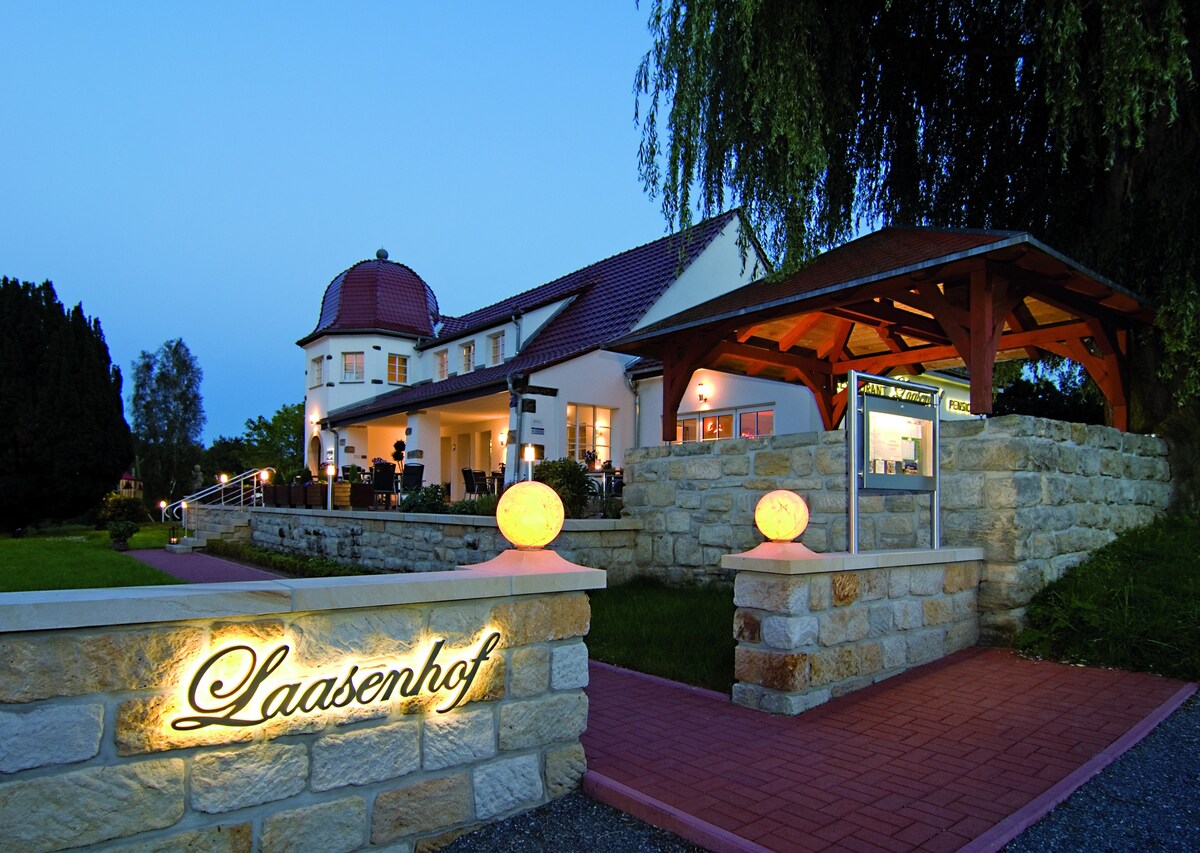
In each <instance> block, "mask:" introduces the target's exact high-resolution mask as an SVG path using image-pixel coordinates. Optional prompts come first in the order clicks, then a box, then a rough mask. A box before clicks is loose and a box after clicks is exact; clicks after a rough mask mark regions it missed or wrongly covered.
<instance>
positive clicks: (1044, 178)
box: [636, 0, 1200, 440]
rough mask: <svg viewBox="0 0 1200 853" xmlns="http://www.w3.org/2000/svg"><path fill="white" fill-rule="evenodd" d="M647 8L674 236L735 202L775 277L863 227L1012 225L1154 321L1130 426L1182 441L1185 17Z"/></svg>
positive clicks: (1198, 264)
mask: <svg viewBox="0 0 1200 853" xmlns="http://www.w3.org/2000/svg"><path fill="white" fill-rule="evenodd" d="M649 13H650V20H649V26H650V31H651V35H652V37H653V45H652V47H651V49H650V51H649V53H648V54H647V55H646V57H645V59H644V60H643V62H642V64H641V66H640V67H639V69H638V73H637V78H636V89H637V92H638V117H639V121H640V123H641V127H642V143H641V149H640V151H639V162H640V168H641V175H642V178H643V181H644V182H645V185H646V187H647V188H648V190H649V191H650V192H651V193H652V194H660V195H661V198H662V205H663V211H664V213H665V215H666V217H667V219H668V220H669V221H670V222H671V224H672V225H676V226H684V225H687V224H688V223H689V222H690V221H691V219H692V217H693V215H695V214H696V213H700V214H703V215H708V214H710V213H712V212H714V211H716V210H718V209H721V208H724V207H727V206H729V205H731V204H738V205H741V206H742V207H743V209H744V210H745V212H746V214H747V216H748V217H749V219H750V221H751V223H752V224H753V225H754V227H755V230H756V231H757V232H758V236H759V238H760V241H761V242H762V244H763V245H764V247H765V248H766V250H767V251H768V253H770V254H771V255H773V260H774V261H775V263H776V267H777V268H778V269H780V270H782V271H783V272H785V273H786V272H788V271H790V270H794V269H796V268H797V267H798V266H800V265H802V264H803V263H805V262H806V261H807V260H809V259H811V258H812V257H813V256H814V254H816V253H817V252H819V251H821V250H822V249H823V248H826V247H828V246H830V245H833V244H836V243H839V242H842V241H844V240H845V239H847V238H849V237H850V236H852V235H853V234H854V233H855V232H856V231H857V230H858V229H859V228H861V227H863V226H864V225H866V224H876V223H897V224H928V225H936V226H941V227H977V228H1011V229H1020V230H1028V231H1030V232H1032V233H1033V234H1034V235H1035V236H1037V237H1038V238H1040V239H1042V240H1044V241H1046V242H1047V243H1048V244H1050V245H1052V246H1054V247H1055V248H1057V249H1059V250H1061V251H1064V252H1065V253H1066V254H1068V255H1069V256H1071V257H1073V258H1075V259H1077V260H1079V261H1081V262H1083V263H1085V264H1087V265H1088V266H1090V267H1092V268H1093V269H1095V270H1096V271H1098V272H1101V273H1103V274H1105V275H1107V276H1109V277H1110V278H1112V279H1113V280H1115V281H1118V282H1120V283H1122V284H1124V285H1125V286H1127V287H1129V288H1131V289H1133V290H1135V291H1137V292H1139V293H1141V294H1142V295H1143V296H1144V297H1145V298H1147V299H1148V300H1149V301H1150V302H1151V304H1153V305H1154V306H1156V308H1157V309H1158V311H1159V314H1158V316H1159V325H1158V328H1157V329H1155V330H1153V331H1151V332H1149V333H1147V334H1142V335H1139V338H1138V341H1137V344H1138V346H1137V348H1136V355H1135V358H1136V359H1137V362H1138V363H1137V367H1136V368H1135V370H1136V371H1137V373H1138V374H1139V375H1141V376H1157V377H1158V378H1159V379H1160V380H1162V381H1161V382H1159V383H1152V382H1145V381H1143V382H1140V383H1136V384H1135V387H1134V389H1133V390H1134V395H1135V396H1134V400H1133V410H1132V417H1133V421H1134V425H1135V428H1137V429H1142V430H1146V429H1150V428H1158V429H1168V430H1170V431H1172V432H1173V433H1175V434H1177V436H1182V435H1183V434H1184V433H1185V432H1186V433H1188V434H1192V433H1195V432H1197V431H1196V430H1195V418H1196V417H1197V410H1196V407H1195V405H1194V403H1192V402H1191V401H1193V400H1195V399H1197V397H1198V392H1200V359H1198V358H1197V354H1198V353H1200V346H1198V344H1200V296H1198V294H1197V280H1198V279H1200V248H1198V247H1200V239H1198V237H1197V235H1200V99H1198V98H1197V91H1196V81H1195V79H1194V73H1195V69H1196V67H1197V62H1198V60H1200V57H1198V56H1197V50H1200V26H1198V24H1200V10H1197V9H1196V8H1195V6H1194V4H1191V3H1184V2H1181V0H1039V1H1038V2H1032V1H1031V0H1026V2H1022V0H687V2H684V0H654V1H653V2H651V3H650V4H649ZM1185 404H1187V405H1188V407H1189V412H1188V413H1187V415H1186V417H1185V418H1180V417H1179V412H1180V408H1181V407H1182V406H1184V405H1185ZM1173 421H1177V422H1178V423H1177V424H1176V425H1175V426H1172V422H1173ZM1193 440H1194V439H1193Z"/></svg>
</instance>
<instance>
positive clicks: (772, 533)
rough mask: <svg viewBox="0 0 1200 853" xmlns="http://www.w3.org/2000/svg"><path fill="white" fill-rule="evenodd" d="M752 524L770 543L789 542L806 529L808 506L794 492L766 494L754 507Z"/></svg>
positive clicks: (778, 490) (782, 491)
mask: <svg viewBox="0 0 1200 853" xmlns="http://www.w3.org/2000/svg"><path fill="white" fill-rule="evenodd" d="M754 524H755V525H756V526H757V527H758V529H759V532H760V533H762V535H763V536H765V537H767V538H768V539H770V540H771V541H772V542H791V541H792V540H793V539H795V538H796V537H798V536H799V535H800V534H801V533H803V532H804V529H805V528H806V527H808V504H806V503H805V502H804V498H802V497H800V496H799V495H798V494H796V493H795V492H789V491H787V490H785V489H776V490H775V491H773V492H767V493H766V494H765V495H763V496H762V498H760V499H759V501H758V504H757V505H756V506H755V507H754Z"/></svg>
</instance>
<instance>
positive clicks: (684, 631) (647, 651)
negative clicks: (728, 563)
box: [587, 578, 736, 693]
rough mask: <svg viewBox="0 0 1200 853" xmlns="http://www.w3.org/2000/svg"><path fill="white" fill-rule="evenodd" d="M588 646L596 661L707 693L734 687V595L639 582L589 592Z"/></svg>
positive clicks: (713, 588)
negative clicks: (669, 680) (697, 688)
mask: <svg viewBox="0 0 1200 853" xmlns="http://www.w3.org/2000/svg"><path fill="white" fill-rule="evenodd" d="M591 599H592V628H591V631H590V632H589V634H588V638H587V643H588V650H589V652H590V653H591V656H592V657H593V658H595V659H596V660H601V661H604V662H606V663H611V664H614V665H616V666H623V667H626V668H628V669H634V670H637V671H638V672H645V673H649V674H651V675H658V676H662V677H663V678H669V679H671V680H672V681H682V682H684V683H685V684H694V685H696V686H697V687H707V688H709V689H710V690H718V691H720V692H722V693H727V692H729V689H730V686H731V685H732V684H733V650H734V646H735V645H736V644H735V642H734V639H733V611H734V606H733V590H732V589H731V588H730V587H729V586H728V585H726V584H710V585H707V586H700V587H667V586H664V585H663V584H662V583H660V582H658V581H654V580H649V579H645V578H642V579H638V580H635V581H632V582H631V583H627V584H622V585H621V586H615V587H610V588H609V589H601V590H594V591H593V592H592V593H591Z"/></svg>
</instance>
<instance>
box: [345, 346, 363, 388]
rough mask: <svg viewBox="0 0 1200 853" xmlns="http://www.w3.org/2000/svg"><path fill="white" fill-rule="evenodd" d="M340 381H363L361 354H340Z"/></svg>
mask: <svg viewBox="0 0 1200 853" xmlns="http://www.w3.org/2000/svg"><path fill="white" fill-rule="evenodd" d="M342 381H343V382H362V381H363V354H362V353H361V352H344V353H342Z"/></svg>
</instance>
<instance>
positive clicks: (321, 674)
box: [171, 631, 500, 731]
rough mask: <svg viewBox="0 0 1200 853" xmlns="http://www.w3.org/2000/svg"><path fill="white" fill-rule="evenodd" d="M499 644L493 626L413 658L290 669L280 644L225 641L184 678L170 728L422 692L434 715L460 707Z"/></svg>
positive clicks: (238, 724)
mask: <svg viewBox="0 0 1200 853" xmlns="http://www.w3.org/2000/svg"><path fill="white" fill-rule="evenodd" d="M499 645H500V633H499V632H498V631H492V632H491V633H488V634H486V635H484V636H483V637H482V638H481V639H480V640H478V641H477V642H476V643H475V644H473V645H472V646H470V647H468V648H465V649H457V650H452V651H447V650H446V649H445V640H441V639H439V640H434V641H433V642H432V644H430V645H429V646H428V648H427V650H426V651H425V652H423V653H420V654H417V655H415V656H413V658H412V659H411V660H405V661H395V662H388V663H383V664H378V663H372V664H362V665H360V664H357V663H353V662H347V663H346V664H343V665H340V666H337V667H331V668H330V670H323V671H314V672H300V673H297V672H295V671H294V670H293V669H292V668H291V667H290V666H289V663H290V661H289V656H290V655H291V652H292V648H291V646H290V645H289V644H287V643H283V644H280V645H276V646H273V647H271V646H268V647H259V648H255V647H254V646H252V645H250V644H248V643H238V644H236V645H231V646H226V647H225V648H222V649H219V650H217V651H215V652H213V653H212V654H211V655H209V656H208V657H207V658H206V659H205V660H204V661H203V662H202V663H201V664H200V666H199V667H198V668H197V670H196V672H195V674H194V675H193V676H192V678H191V679H190V681H188V683H187V691H186V694H185V695H184V697H183V702H182V705H183V707H182V711H183V713H182V714H181V715H180V716H176V717H175V718H174V719H172V720H171V728H172V729H174V730H176V731H194V730H196V729H203V728H208V727H210V726H218V727H231V728H247V727H251V726H260V725H264V724H266V723H268V722H270V721H272V720H279V719H285V718H288V717H292V716H295V715H300V714H304V715H307V714H317V713H320V712H322V711H334V710H337V709H343V708H350V707H354V706H369V705H385V704H388V703H389V702H395V701H398V700H400V699H410V698H413V697H415V696H422V695H423V696H428V697H431V698H432V699H434V700H435V702H436V704H437V705H438V707H437V708H436V710H437V712H438V713H445V712H447V711H449V710H451V709H453V708H456V707H458V706H459V705H460V704H461V703H462V702H463V700H464V699H466V697H467V696H468V695H469V693H470V691H471V686H472V685H473V684H474V683H475V679H476V676H478V675H479V673H480V671H481V669H482V667H483V665H484V664H485V663H486V662H487V661H488V660H490V659H491V657H492V653H493V652H494V651H495V650H496V648H497V646H499Z"/></svg>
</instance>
